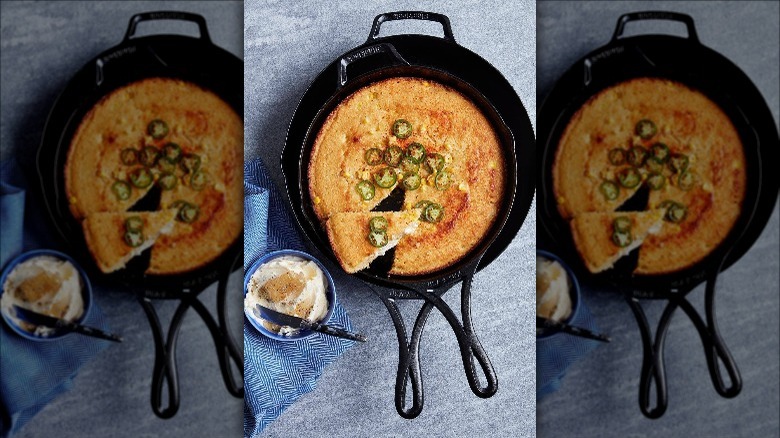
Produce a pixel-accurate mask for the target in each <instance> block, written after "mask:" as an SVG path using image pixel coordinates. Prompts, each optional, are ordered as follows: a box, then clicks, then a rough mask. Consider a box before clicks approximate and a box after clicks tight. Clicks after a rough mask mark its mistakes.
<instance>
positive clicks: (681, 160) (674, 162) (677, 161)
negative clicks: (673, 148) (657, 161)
mask: <svg viewBox="0 0 780 438" xmlns="http://www.w3.org/2000/svg"><path fill="white" fill-rule="evenodd" d="M669 168H670V169H672V172H675V173H678V172H684V171H685V169H687V168H688V156H687V155H685V154H672V156H671V157H670V158H669Z"/></svg>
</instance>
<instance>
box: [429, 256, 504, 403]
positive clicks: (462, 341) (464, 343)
mask: <svg viewBox="0 0 780 438" xmlns="http://www.w3.org/2000/svg"><path fill="white" fill-rule="evenodd" d="M475 266H476V264H475ZM475 271H476V269H474V270H473V271H472V272H471V273H470V274H467V275H466V276H465V277H464V279H463V287H462V289H461V295H462V297H461V301H464V299H465V301H466V304H463V303H461V305H462V306H464V307H462V309H461V310H462V313H463V314H464V323H465V324H467V327H468V330H467V329H466V327H464V326H463V325H461V323H460V321H458V317H457V316H455V312H453V311H452V309H450V307H449V306H448V305H447V303H445V302H444V300H442V299H441V298H440V297H438V296H436V295H434V294H432V293H430V292H428V291H425V290H415V292H416V293H417V295H419V296H420V297H421V298H423V299H424V300H425V301H426V302H428V303H430V304H432V305H433V306H434V307H436V309H438V310H439V312H441V314H442V316H444V319H446V320H447V322H448V323H449V324H450V327H451V328H452V332H453V333H454V334H455V338H456V339H457V340H458V347H459V348H460V354H461V359H462V360H463V369H464V371H465V373H466V379H467V380H468V382H469V387H471V391H472V392H474V394H476V395H477V396H479V397H482V398H488V397H492V396H493V395H494V394H495V393H496V391H497V390H498V378H497V377H496V372H495V370H494V369H493V364H491V363H490V359H488V356H487V353H486V352H485V349H484V348H482V344H480V342H479V339H478V338H477V336H476V335H475V334H474V331H473V329H472V327H471V308H470V304H469V301H470V297H471V280H472V278H473V276H474V272H475ZM474 359H476V364H479V366H480V368H481V369H482V373H483V375H484V376H485V379H486V381H487V383H486V385H485V386H484V387H483V386H481V385H480V383H479V376H478V375H477V369H476V366H475V363H474Z"/></svg>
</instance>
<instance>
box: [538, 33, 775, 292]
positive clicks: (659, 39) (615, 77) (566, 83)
mask: <svg viewBox="0 0 780 438" xmlns="http://www.w3.org/2000/svg"><path fill="white" fill-rule="evenodd" d="M672 48H674V49H672ZM713 72H718V73H717V74H713ZM635 77H661V78H667V79H671V80H675V81H678V82H681V83H683V84H685V85H688V86H689V87H691V88H694V89H697V90H699V91H701V92H702V93H703V94H705V95H706V96H707V97H708V98H710V99H711V100H713V101H714V102H715V103H717V104H718V105H719V106H720V107H721V109H723V110H724V112H725V113H726V114H727V116H728V117H729V118H730V119H731V120H732V122H733V123H734V126H735V127H736V128H737V131H738V133H739V136H740V138H741V140H742V143H743V147H744V152H745V159H746V164H747V172H746V175H747V185H746V191H745V198H744V200H743V204H742V211H741V213H740V216H739V218H738V219H737V221H736V223H735V224H734V226H733V227H732V229H731V231H730V232H729V234H728V236H727V237H726V238H725V239H724V240H723V242H722V243H721V244H720V245H719V246H718V248H716V249H715V250H713V251H712V252H711V253H710V254H709V255H708V256H706V257H705V258H704V259H702V260H701V261H700V262H698V263H696V264H694V265H692V266H690V267H688V268H686V269H683V270H680V271H677V272H673V273H668V274H663V275H634V274H632V273H631V270H632V269H633V266H632V265H631V263H625V262H622V263H619V264H618V265H617V266H616V267H615V268H613V269H611V270H608V271H605V272H604V273H600V274H591V273H590V272H589V271H587V269H586V268H585V267H584V264H583V262H582V260H581V258H580V257H579V255H578V254H577V252H576V249H575V247H574V243H573V241H572V237H571V232H570V229H569V226H568V223H567V222H566V221H564V220H563V219H562V218H561V216H560V215H559V214H558V211H557V206H556V203H555V196H554V193H553V183H552V166H553V161H554V159H555V151H556V149H557V147H558V142H559V139H560V137H561V135H562V133H563V130H564V129H565V128H566V125H567V124H568V121H569V120H570V118H571V117H572V116H573V114H574V113H575V112H576V111H577V110H578V109H579V108H580V107H581V106H582V105H583V104H584V103H585V102H586V101H587V100H588V99H589V98H590V97H591V96H594V95H596V94H597V93H598V92H600V91H601V90H603V89H605V88H608V87H610V86H612V85H615V84H617V83H619V82H622V81H625V80H627V79H630V78H635ZM762 107H763V108H764V109H766V104H765V103H764V102H763V99H762V98H761V96H760V94H759V93H758V91H757V90H755V87H754V86H753V84H752V83H751V82H750V80H749V79H748V78H747V77H746V76H745V75H744V73H742V72H741V70H739V68H738V67H736V66H735V65H734V64H732V63H731V62H730V61H728V60H727V59H725V58H723V57H722V56H721V55H719V54H718V53H716V52H714V51H712V50H711V49H709V48H707V47H704V46H702V45H701V44H700V43H698V41H696V42H692V41H691V40H689V39H684V38H678V37H670V36H664V35H651V36H640V37H632V38H626V39H620V40H618V41H613V42H612V43H610V44H608V45H607V46H604V47H602V48H599V49H597V50H595V51H593V52H591V53H590V54H588V55H587V56H585V57H584V58H582V59H581V60H580V61H578V62H577V63H575V64H574V66H573V67H572V68H570V69H569V71H567V72H566V73H565V74H564V76H562V78H561V79H560V80H559V81H558V83H557V84H556V86H555V87H554V89H553V91H552V92H551V93H550V95H549V96H548V98H547V99H546V100H545V103H544V104H543V106H542V111H541V112H540V126H541V127H542V132H543V133H549V134H548V135H547V136H546V137H545V138H544V139H543V142H544V146H543V148H544V150H543V152H542V156H541V157H540V158H541V159H540V161H541V173H540V177H539V187H540V193H541V196H542V202H541V206H540V212H541V214H542V216H543V220H542V221H541V223H542V225H543V229H544V231H545V235H546V237H547V238H548V239H549V240H550V241H551V242H552V243H553V244H554V245H555V246H556V249H555V250H556V251H557V252H558V253H560V254H561V256H562V257H564V258H565V259H566V260H567V262H569V263H570V265H571V266H573V267H575V268H576V269H577V271H578V273H579V274H580V275H586V276H587V277H589V278H591V279H593V280H594V282H596V283H600V284H601V285H606V286H613V287H618V288H621V289H624V288H626V287H630V288H633V289H634V290H645V291H648V292H651V291H653V290H657V289H677V288H686V289H688V288H690V287H693V286H695V285H696V284H699V283H700V282H701V281H703V280H704V279H705V278H706V276H707V274H708V273H709V272H711V271H712V270H717V269H719V267H720V266H721V261H722V260H723V259H724V257H725V258H726V263H725V264H724V266H723V269H725V268H727V267H728V266H730V265H731V264H733V263H734V262H735V261H736V260H737V259H739V257H741V256H742V255H743V254H744V253H745V252H746V251H747V250H748V249H749V247H750V246H751V245H752V243H753V242H754V241H755V239H756V238H757V237H758V233H760V230H761V229H762V228H763V226H764V225H765V224H766V221H767V220H768V219H769V215H768V214H767V213H766V212H767V211H768V212H769V214H771V211H772V207H773V206H774V200H775V198H776V196H777V180H776V178H774V177H773V176H771V175H767V173H768V172H766V168H765V161H766V154H767V152H766V151H767V150H768V148H769V147H772V144H777V134H776V131H775V130H774V126H773V125H774V124H773V123H772V122H771V120H770V124H771V125H769V126H768V125H767V122H766V120H765V118H766V116H765V114H766V113H769V110H768V109H766V112H765V114H761V109H762ZM769 114H771V113H769ZM773 136H774V137H773ZM773 138H774V140H773ZM773 187H774V188H773ZM772 193H774V195H773V194H772ZM755 212H758V213H759V214H758V215H756V214H754V213H755ZM755 229H758V230H759V231H758V232H755V231H754V230H755ZM747 230H750V231H751V232H750V233H749V234H745V233H746V231H747ZM626 268H628V269H626Z"/></svg>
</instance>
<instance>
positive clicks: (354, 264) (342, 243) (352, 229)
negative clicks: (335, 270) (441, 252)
mask: <svg viewBox="0 0 780 438" xmlns="http://www.w3.org/2000/svg"><path fill="white" fill-rule="evenodd" d="M376 216H382V217H384V218H385V219H387V224H388V225H387V244H386V245H384V246H382V247H379V248H377V247H376V246H374V245H372V244H371V242H370V241H369V239H368V234H369V232H370V228H369V225H368V224H369V221H370V220H371V218H373V217H376ZM419 223H420V210H416V209H413V210H408V211H403V212H376V211H368V212H341V213H335V214H333V215H331V216H330V219H328V221H327V222H326V223H325V229H326V230H327V232H328V239H329V240H330V245H331V247H332V248H333V251H334V252H335V253H336V257H337V258H338V260H339V263H340V264H341V267H342V268H344V270H345V271H347V272H348V273H350V274H353V273H355V272H357V271H360V270H361V269H365V268H367V267H368V265H369V264H370V263H371V262H372V261H374V260H375V259H376V258H377V257H379V256H381V255H384V254H385V253H386V252H387V251H389V250H390V249H391V248H393V247H395V246H396V245H397V244H398V242H399V241H400V240H401V238H402V237H403V236H405V235H407V234H411V233H414V231H415V230H416V229H417V226H418V225H419Z"/></svg>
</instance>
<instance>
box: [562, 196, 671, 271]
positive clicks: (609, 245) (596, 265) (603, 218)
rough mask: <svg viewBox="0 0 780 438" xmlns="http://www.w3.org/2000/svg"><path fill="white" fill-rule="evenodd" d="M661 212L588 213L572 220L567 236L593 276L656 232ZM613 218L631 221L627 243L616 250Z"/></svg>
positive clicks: (658, 227) (661, 219) (662, 211)
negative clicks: (572, 240) (569, 233)
mask: <svg viewBox="0 0 780 438" xmlns="http://www.w3.org/2000/svg"><path fill="white" fill-rule="evenodd" d="M664 213H665V210H664V209H662V208H661V209H657V210H651V211H641V212H589V213H582V214H580V215H578V216H577V217H575V218H574V219H572V221H571V223H570V226H571V233H572V236H573V237H574V243H575V245H576V246H577V251H578V252H579V253H580V256H581V257H582V260H583V261H584V262H585V266H586V267H587V268H588V270H589V271H590V272H593V273H594V274H595V273H597V272H601V271H604V270H607V269H609V268H611V267H612V265H614V264H615V262H616V261H617V260H618V259H620V258H621V257H623V256H625V255H627V254H628V253H630V252H631V251H632V250H634V249H635V248H637V247H638V246H639V245H641V244H642V242H643V241H644V240H645V238H646V237H647V236H648V235H649V234H655V233H658V232H659V231H660V230H661V226H662V224H663V222H662V221H663V216H664ZM617 217H627V218H629V219H630V220H631V228H630V233H631V243H629V244H628V245H626V246H624V247H619V246H618V245H616V244H615V243H614V242H613V241H612V234H613V232H614V225H613V224H614V221H615V218H617Z"/></svg>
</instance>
